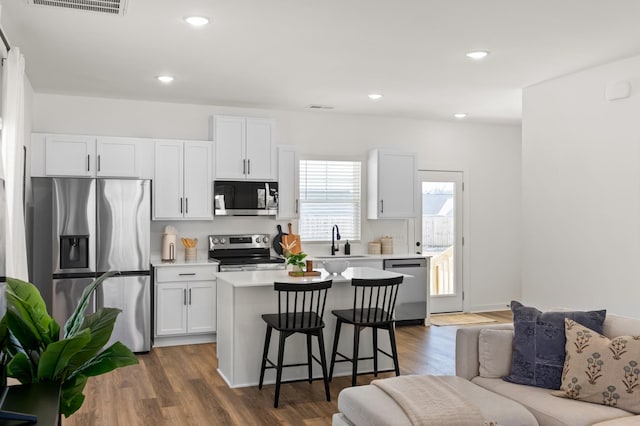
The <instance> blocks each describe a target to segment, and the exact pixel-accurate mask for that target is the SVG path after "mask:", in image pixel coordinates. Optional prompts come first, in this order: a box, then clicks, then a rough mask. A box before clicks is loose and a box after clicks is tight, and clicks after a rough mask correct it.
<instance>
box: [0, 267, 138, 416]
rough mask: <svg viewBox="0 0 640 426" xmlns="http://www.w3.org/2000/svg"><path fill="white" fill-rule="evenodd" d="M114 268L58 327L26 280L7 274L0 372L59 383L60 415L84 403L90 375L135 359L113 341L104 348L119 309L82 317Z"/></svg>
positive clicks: (0, 328)
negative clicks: (61, 331) (62, 325)
mask: <svg viewBox="0 0 640 426" xmlns="http://www.w3.org/2000/svg"><path fill="white" fill-rule="evenodd" d="M111 275H114V272H108V273H106V274H104V275H102V276H101V277H99V278H97V279H96V280H95V281H94V282H93V283H92V284H91V285H89V286H88V287H86V288H85V290H84V292H83V294H82V297H81V299H80V302H79V303H78V306H77V307H76V309H75V311H74V312H73V314H72V315H71V317H70V318H69V320H68V321H67V322H66V324H65V325H64V330H63V331H64V333H63V337H62V339H60V326H59V325H58V324H57V323H56V321H55V320H54V319H53V318H51V316H49V314H48V313H47V308H46V305H45V303H44V301H43V300H42V296H41V295H40V292H39V291H38V289H37V288H36V286H34V285H33V284H31V283H28V282H25V281H21V280H17V279H13V278H7V312H6V314H5V315H4V317H3V318H2V320H0V360H1V361H2V367H3V368H2V374H3V376H4V377H5V378H6V377H13V378H16V379H17V380H18V381H20V383H22V384H28V383H39V382H44V381H49V382H55V383H59V384H60V387H61V396H60V408H59V412H60V414H64V416H65V417H69V416H70V415H71V414H73V413H74V412H76V411H77V410H78V409H79V408H80V407H81V406H82V403H83V402H84V399H85V396H84V395H83V393H82V391H83V390H84V387H85V385H86V383H87V380H88V378H89V377H92V376H98V375H101V374H104V373H107V372H109V371H112V370H115V369H116V368H119V367H125V366H128V365H133V364H137V363H138V360H137V358H136V357H135V355H134V354H133V353H132V352H131V350H130V349H129V348H127V347H126V346H125V345H123V344H122V343H120V342H116V343H114V344H112V345H111V346H109V347H108V348H106V349H103V347H104V345H105V344H106V343H107V342H108V341H109V339H110V338H111V333H112V332H113V326H114V324H115V321H116V318H117V316H118V314H119V313H120V312H121V310H120V309H115V308H100V309H98V310H97V311H96V312H95V313H93V314H89V315H86V316H85V311H86V309H87V306H88V304H89V301H90V300H91V296H92V294H93V292H94V291H95V290H96V289H97V288H98V286H100V284H101V283H102V282H103V281H104V280H105V279H106V278H108V277H109V276H111Z"/></svg>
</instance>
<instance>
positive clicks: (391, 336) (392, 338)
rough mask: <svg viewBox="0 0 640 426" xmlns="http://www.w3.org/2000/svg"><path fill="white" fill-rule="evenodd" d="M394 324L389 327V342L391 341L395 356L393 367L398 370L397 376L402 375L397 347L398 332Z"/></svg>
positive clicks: (392, 352)
mask: <svg viewBox="0 0 640 426" xmlns="http://www.w3.org/2000/svg"><path fill="white" fill-rule="evenodd" d="M394 329H395V327H394V324H393V323H392V324H390V325H389V340H390V341H391V354H392V355H393V365H394V367H395V369H396V376H399V375H400V365H399V363H398V348H397V347H396V332H395V330H394Z"/></svg>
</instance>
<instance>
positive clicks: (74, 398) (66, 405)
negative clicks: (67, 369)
mask: <svg viewBox="0 0 640 426" xmlns="http://www.w3.org/2000/svg"><path fill="white" fill-rule="evenodd" d="M87 379H88V377H87V376H83V375H78V376H75V377H74V378H73V379H70V380H66V381H65V382H64V383H63V384H62V391H61V395H60V414H64V416H65V417H69V416H70V415H72V414H73V413H75V412H76V411H78V409H79V408H80V407H81V406H82V403H83V402H84V395H83V393H82V391H83V390H84V386H85V385H86V384H87Z"/></svg>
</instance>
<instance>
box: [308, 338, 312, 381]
mask: <svg viewBox="0 0 640 426" xmlns="http://www.w3.org/2000/svg"><path fill="white" fill-rule="evenodd" d="M307 366H308V368H309V383H311V377H312V375H313V364H312V359H311V334H307Z"/></svg>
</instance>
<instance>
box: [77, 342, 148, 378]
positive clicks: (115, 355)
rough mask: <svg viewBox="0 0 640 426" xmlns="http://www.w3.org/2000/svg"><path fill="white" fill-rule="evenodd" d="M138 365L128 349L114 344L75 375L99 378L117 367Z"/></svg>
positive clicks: (116, 343) (120, 344)
mask: <svg viewBox="0 0 640 426" xmlns="http://www.w3.org/2000/svg"><path fill="white" fill-rule="evenodd" d="M134 364H138V359H137V358H136V356H135V355H134V354H133V352H131V350H130V349H129V348H127V347H126V346H125V345H123V344H122V343H120V342H115V343H114V344H113V345H111V346H109V347H108V348H107V349H105V350H104V351H103V352H102V353H100V354H99V355H97V356H96V357H95V358H93V359H92V360H90V361H89V362H87V363H86V364H85V365H83V366H82V367H81V368H80V369H79V370H77V371H76V373H75V374H80V375H84V376H87V377H91V376H99V375H100V374H104V373H108V372H109V371H111V370H115V369H116V368H119V367H126V366H128V365H134Z"/></svg>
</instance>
